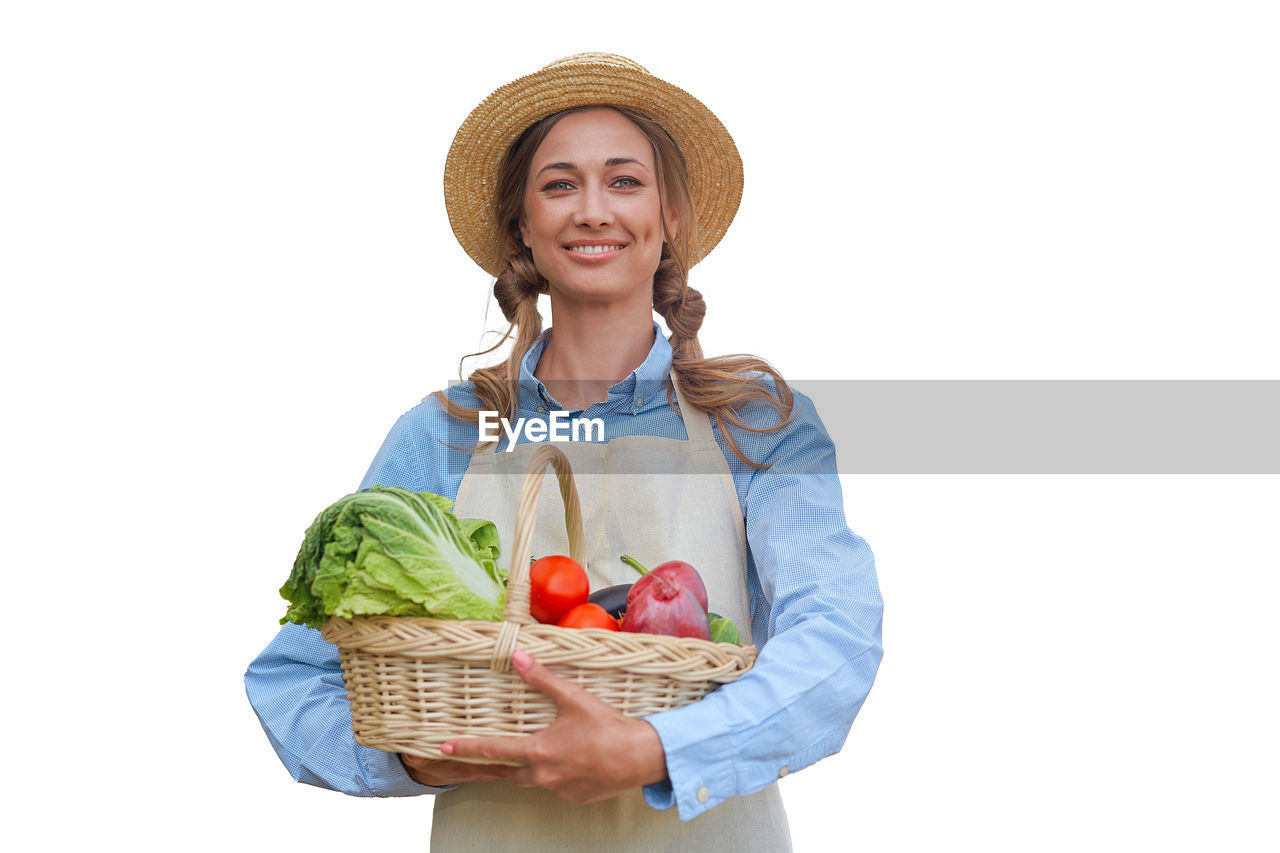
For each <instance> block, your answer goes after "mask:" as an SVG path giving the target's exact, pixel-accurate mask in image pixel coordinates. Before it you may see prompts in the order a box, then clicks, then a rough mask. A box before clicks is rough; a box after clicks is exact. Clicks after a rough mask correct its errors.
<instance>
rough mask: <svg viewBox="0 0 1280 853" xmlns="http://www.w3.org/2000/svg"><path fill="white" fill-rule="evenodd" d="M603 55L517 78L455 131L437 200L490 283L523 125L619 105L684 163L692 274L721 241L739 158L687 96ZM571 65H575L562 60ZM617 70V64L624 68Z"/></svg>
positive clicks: (734, 204)
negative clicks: (668, 141) (508, 169)
mask: <svg viewBox="0 0 1280 853" xmlns="http://www.w3.org/2000/svg"><path fill="white" fill-rule="evenodd" d="M611 59H613V58H612V57H607V56H602V57H600V58H599V59H577V58H575V57H570V58H569V60H562V61H560V62H558V63H553V64H552V65H549V66H547V67H546V68H543V69H541V70H540V71H536V72H534V73H533V74H529V75H527V76H525V77H521V78H520V79H518V80H515V81H513V82H511V83H508V84H507V85H505V86H503V87H501V88H500V89H498V90H496V91H495V92H493V94H491V95H489V97H487V98H485V99H484V101H482V102H481V103H480V105H479V106H477V107H476V108H475V109H474V110H472V111H471V114H470V115H469V116H467V120H466V121H464V122H463V123H462V126H461V127H460V128H459V129H458V133H457V134H456V135H455V136H454V139H453V145H452V146H450V148H449V155H448V157H447V158H446V159H445V168H444V198H445V208H446V209H447V210H448V213H449V224H450V225H451V226H452V227H453V233H454V236H456V237H457V238H458V242H459V243H460V244H462V248H463V249H464V250H466V253H467V254H468V255H470V256H471V258H472V260H474V261H475V262H476V263H477V264H479V265H480V267H481V268H482V269H484V270H485V271H486V272H488V273H489V274H490V275H492V276H495V277H496V276H497V275H498V274H499V273H500V272H502V268H503V266H504V265H505V261H506V258H505V257H503V252H502V241H501V239H500V228H501V226H500V225H499V223H498V221H497V213H496V208H497V192H498V176H499V172H500V170H501V168H502V163H503V160H504V158H505V157H506V154H507V150H508V149H509V148H510V147H511V145H512V143H514V142H515V141H516V140H517V139H518V138H519V137H520V135H521V134H522V133H524V131H525V130H526V129H528V128H529V127H530V126H531V125H532V124H534V123H535V122H537V121H540V120H541V119H544V118H546V117H547V116H549V115H553V114H555V113H558V112H561V111H562V110H567V109H572V108H574V107H584V106H594V105H601V106H620V107H629V108H630V109H633V110H635V111H636V112H639V113H642V114H643V115H646V116H648V117H649V118H651V119H653V120H654V121H655V122H657V123H658V124H659V125H661V126H662V128H663V129H664V130H666V131H667V133H668V134H669V135H670V136H671V138H672V139H673V140H674V141H675V143H676V146H677V147H679V149H680V152H681V153H682V154H683V155H684V158H685V164H686V167H687V170H688V176H689V193H690V196H691V200H692V202H693V209H694V212H695V214H696V216H697V218H698V245H697V246H695V247H693V252H692V253H693V257H691V258H690V259H689V264H690V266H692V265H693V264H695V263H697V262H698V261H700V260H702V259H703V258H704V257H706V256H707V254H708V253H710V252H711V250H712V249H714V248H715V247H716V245H717V244H718V243H719V242H720V240H721V238H723V237H724V234H725V232H726V231H727V230H728V229H729V223H731V222H732V221H733V217H734V215H735V214H736V213H737V211H738V205H739V204H740V203H741V201H742V181H743V175H742V158H741V157H740V156H739V154H738V147H737V145H735V144H734V141H733V137H731V136H730V135H729V131H728V130H726V129H725V126H724V125H723V124H722V123H721V122H720V119H718V118H717V117H716V115H715V113H713V112H711V110H709V109H707V108H706V107H705V106H704V105H703V104H702V102H701V101H699V100H698V99H697V98H695V97H693V96H692V95H690V94H689V93H688V92H686V91H684V90H683V89H681V88H679V87H678V86H673V85H672V84H670V83H668V82H666V81H665V80H660V79H659V78H657V77H654V76H653V75H651V74H649V73H648V72H647V71H645V70H644V69H642V68H640V66H638V65H635V64H634V63H630V62H629V60H623V59H622V58H621V57H617V58H616V59H618V60H621V62H613V61H610V60H611ZM571 60H576V61H571ZM624 63H625V64H624Z"/></svg>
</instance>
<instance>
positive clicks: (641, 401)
mask: <svg viewBox="0 0 1280 853" xmlns="http://www.w3.org/2000/svg"><path fill="white" fill-rule="evenodd" d="M636 405H637V406H641V405H644V397H636Z"/></svg>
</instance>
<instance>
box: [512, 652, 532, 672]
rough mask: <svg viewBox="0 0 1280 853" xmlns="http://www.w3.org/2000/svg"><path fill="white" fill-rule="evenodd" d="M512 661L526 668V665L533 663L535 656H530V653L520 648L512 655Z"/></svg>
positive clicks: (521, 667)
mask: <svg viewBox="0 0 1280 853" xmlns="http://www.w3.org/2000/svg"><path fill="white" fill-rule="evenodd" d="M511 662H512V663H513V664H515V665H516V666H517V667H518V668H519V669H524V668H525V667H526V666H528V665H529V664H531V663H533V658H531V657H529V653H528V652H526V651H525V650H524V649H520V650H519V651H517V652H516V653H515V654H513V655H512V656H511Z"/></svg>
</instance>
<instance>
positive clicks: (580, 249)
mask: <svg viewBox="0 0 1280 853" xmlns="http://www.w3.org/2000/svg"><path fill="white" fill-rule="evenodd" d="M621 248H622V246H621V245H614V246H570V247H569V251H570V252H577V253H579V254H581V255H599V254H600V253H602V252H612V251H613V250H614V249H621Z"/></svg>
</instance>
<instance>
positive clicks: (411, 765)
mask: <svg viewBox="0 0 1280 853" xmlns="http://www.w3.org/2000/svg"><path fill="white" fill-rule="evenodd" d="M400 763H401V764H403V765H404V769H405V770H406V771H407V772H408V774H409V778H410V779H412V780H413V781H415V782H417V783H418V784H419V785H430V786H431V787H433V788H443V787H445V786H446V785H458V784H460V783H462V782H492V781H493V780H494V779H507V778H509V777H510V776H511V771H512V770H515V769H516V768H514V767H509V766H507V765H506V764H471V763H469V762H466V761H450V760H448V759H447V758H420V757H418V756H416V755H404V754H401V755H400Z"/></svg>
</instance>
